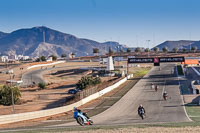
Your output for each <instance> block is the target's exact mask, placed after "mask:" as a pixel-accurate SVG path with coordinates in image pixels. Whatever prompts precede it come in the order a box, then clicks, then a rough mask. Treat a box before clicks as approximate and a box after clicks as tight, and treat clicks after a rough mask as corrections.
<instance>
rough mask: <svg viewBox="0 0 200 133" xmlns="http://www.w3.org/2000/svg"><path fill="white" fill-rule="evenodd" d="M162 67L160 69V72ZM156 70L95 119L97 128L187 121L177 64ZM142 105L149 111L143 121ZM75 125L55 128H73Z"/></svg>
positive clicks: (72, 123) (94, 117)
mask: <svg viewBox="0 0 200 133" xmlns="http://www.w3.org/2000/svg"><path fill="white" fill-rule="evenodd" d="M160 68H161V70H160ZM160 68H159V67H154V68H152V69H151V71H150V72H149V73H148V74H147V75H146V76H145V77H144V78H143V79H141V80H140V81H139V82H138V83H137V84H136V85H135V86H134V87H133V88H132V89H131V90H130V91H129V92H128V93H127V94H126V95H124V96H123V97H122V98H121V99H120V100H119V101H118V102H117V103H115V104H114V105H113V106H111V107H110V108H109V109H107V110H106V111H104V112H102V113H100V114H98V115H96V116H93V117H92V120H93V121H94V124H95V125H113V124H132V123H162V122H188V121H190V120H189V118H188V117H187V115H186V112H185V108H184V106H183V100H182V96H181V95H180V90H179V86H180V81H179V78H178V77H177V76H176V71H175V70H176V69H175V64H164V63H163V64H162V65H161V66H160ZM151 83H155V84H157V85H158V86H159V89H158V91H157V92H155V90H153V89H152V88H151ZM165 90H166V91H167V93H168V95H169V99H168V100H167V101H164V100H163V97H162V93H163V91H165ZM140 104H142V105H143V106H144V107H145V110H146V118H145V119H144V120H142V119H141V118H140V117H139V116H138V114H137V108H138V106H139V105H140ZM72 125H74V126H75V125H77V123H76V122H71V123H66V124H61V125H55V126H72Z"/></svg>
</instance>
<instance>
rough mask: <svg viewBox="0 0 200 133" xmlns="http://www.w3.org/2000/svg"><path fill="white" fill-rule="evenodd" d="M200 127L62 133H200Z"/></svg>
mask: <svg viewBox="0 0 200 133" xmlns="http://www.w3.org/2000/svg"><path fill="white" fill-rule="evenodd" d="M199 132H200V127H184V128H183V127H181V128H169V127H168V128H165V127H147V128H131V127H129V128H119V129H97V130H87V131H67V132H62V133H199Z"/></svg>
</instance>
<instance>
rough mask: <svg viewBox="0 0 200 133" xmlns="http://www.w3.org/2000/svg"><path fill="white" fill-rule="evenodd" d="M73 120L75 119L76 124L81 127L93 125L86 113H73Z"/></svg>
mask: <svg viewBox="0 0 200 133" xmlns="http://www.w3.org/2000/svg"><path fill="white" fill-rule="evenodd" d="M74 118H75V119H76V121H77V123H78V124H80V125H81V126H84V125H92V124H93V121H92V120H91V119H90V118H89V117H88V116H87V114H86V113H82V112H78V111H75V112H74Z"/></svg>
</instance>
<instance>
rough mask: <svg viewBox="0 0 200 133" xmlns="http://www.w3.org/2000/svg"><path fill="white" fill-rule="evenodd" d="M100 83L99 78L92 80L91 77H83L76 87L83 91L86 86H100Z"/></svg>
mask: <svg viewBox="0 0 200 133" xmlns="http://www.w3.org/2000/svg"><path fill="white" fill-rule="evenodd" d="M100 83H101V79H100V77H96V78H94V77H92V76H85V77H82V78H81V80H79V81H78V83H77V84H76V86H77V88H79V89H80V90H83V89H85V88H87V87H88V86H95V85H96V84H100Z"/></svg>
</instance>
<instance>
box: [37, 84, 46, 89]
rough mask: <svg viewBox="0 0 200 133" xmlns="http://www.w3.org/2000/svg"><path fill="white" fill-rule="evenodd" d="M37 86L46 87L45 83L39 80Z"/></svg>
mask: <svg viewBox="0 0 200 133" xmlns="http://www.w3.org/2000/svg"><path fill="white" fill-rule="evenodd" d="M38 87H40V89H46V84H45V83H44V82H40V83H39V84H38Z"/></svg>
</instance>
